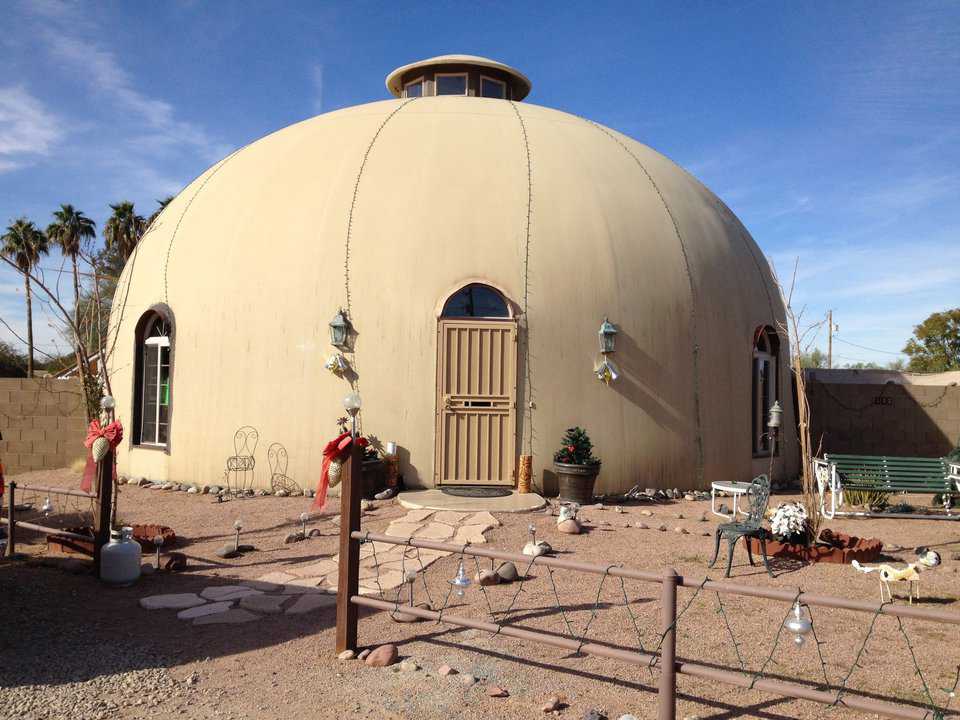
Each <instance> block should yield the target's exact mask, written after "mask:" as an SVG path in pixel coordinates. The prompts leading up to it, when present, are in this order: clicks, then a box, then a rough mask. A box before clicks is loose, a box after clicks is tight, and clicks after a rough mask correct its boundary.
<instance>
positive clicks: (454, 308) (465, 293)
mask: <svg viewBox="0 0 960 720" xmlns="http://www.w3.org/2000/svg"><path fill="white" fill-rule="evenodd" d="M441 315H442V317H485V318H499V317H510V308H509V307H508V306H507V301H506V300H505V299H504V297H503V295H501V294H500V293H499V292H497V291H496V290H494V289H493V288H492V287H490V286H489V285H480V284H479V283H474V284H472V285H467V286H466V287H463V288H460V289H459V290H457V292H455V293H454V294H453V295H451V296H450V297H449V298H447V302H446V303H444V305H443V313H441Z"/></svg>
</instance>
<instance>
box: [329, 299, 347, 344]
mask: <svg viewBox="0 0 960 720" xmlns="http://www.w3.org/2000/svg"><path fill="white" fill-rule="evenodd" d="M349 335H350V321H349V320H348V319H347V316H346V314H345V313H344V312H343V308H341V309H340V310H337V314H336V315H334V316H333V320H331V321H330V344H331V345H333V346H334V347H335V348H338V349H339V350H349V349H350V346H349V345H348V344H347V338H348V337H349Z"/></svg>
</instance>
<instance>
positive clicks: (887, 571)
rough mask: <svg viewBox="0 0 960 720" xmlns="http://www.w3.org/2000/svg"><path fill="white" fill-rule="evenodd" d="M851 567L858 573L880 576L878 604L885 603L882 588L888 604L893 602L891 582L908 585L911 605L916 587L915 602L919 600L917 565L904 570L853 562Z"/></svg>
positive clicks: (918, 569)
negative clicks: (885, 590)
mask: <svg viewBox="0 0 960 720" xmlns="http://www.w3.org/2000/svg"><path fill="white" fill-rule="evenodd" d="M852 565H853V569H854V570H856V571H858V572H862V573H872V572H875V573H879V574H880V602H887V601H885V600H884V596H883V589H884V588H886V589H887V595H888V596H889V598H890V600H889V602H893V593H892V592H891V590H890V583H892V582H902V583H908V585H909V594H908V595H907V597H908V598H909V602H910V604H911V605H913V592H914V587H916V593H917V601H919V600H920V567H918V566H917V563H910V564H908V565H907V566H906V567H905V568H895V567H893V566H892V565H887V564H886V563H884V564H883V565H874V566H867V565H861V564H860V563H858V562H857V561H856V560H854V561H853V563H852Z"/></svg>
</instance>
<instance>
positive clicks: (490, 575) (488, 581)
mask: <svg viewBox="0 0 960 720" xmlns="http://www.w3.org/2000/svg"><path fill="white" fill-rule="evenodd" d="M473 579H474V580H475V581H476V582H478V583H480V584H481V585H483V586H484V587H489V586H490V585H497V584H498V583H499V582H500V576H499V575H498V574H497V572H496V571H495V570H481V571H480V573H479V574H478V575H475V576H474V578H473Z"/></svg>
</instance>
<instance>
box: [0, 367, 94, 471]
mask: <svg viewBox="0 0 960 720" xmlns="http://www.w3.org/2000/svg"><path fill="white" fill-rule="evenodd" d="M86 425H87V423H86V413H85V412H84V404H83V391H82V390H81V387H80V382H79V381H78V380H54V379H52V378H33V379H29V380H28V379H20V378H0V433H3V442H0V453H2V456H0V457H2V461H3V466H4V470H5V471H6V474H7V475H15V474H17V473H21V472H26V471H28V470H47V469H54V468H61V467H66V466H68V465H70V463H72V462H73V461H74V460H76V459H77V458H80V457H83V456H84V454H85V452H86V449H85V448H84V447H83V440H84V438H85V437H86Z"/></svg>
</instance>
